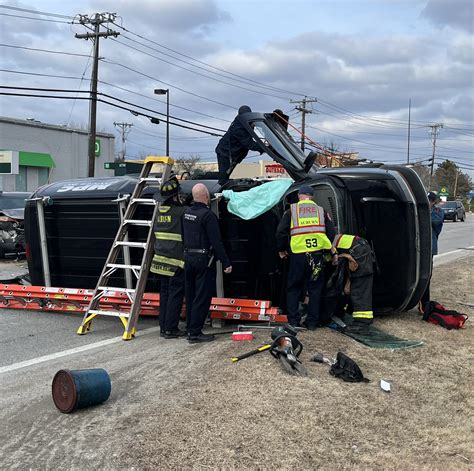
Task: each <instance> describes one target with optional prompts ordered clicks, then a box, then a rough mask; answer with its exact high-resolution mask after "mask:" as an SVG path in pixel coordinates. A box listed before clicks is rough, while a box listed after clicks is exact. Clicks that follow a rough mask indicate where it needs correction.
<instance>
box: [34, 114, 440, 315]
mask: <svg viewBox="0 0 474 471" xmlns="http://www.w3.org/2000/svg"><path fill="white" fill-rule="evenodd" d="M238 119H240V120H241V122H242V124H243V125H244V126H245V127H246V128H247V130H248V131H249V132H250V133H251V134H252V135H253V137H254V139H255V140H256V141H257V142H259V143H260V144H261V147H262V151H263V152H266V153H267V154H268V155H269V156H270V157H271V158H273V159H274V160H275V161H276V162H278V163H280V164H282V165H283V166H284V168H285V169H286V171H287V172H288V174H289V175H290V176H291V178H292V179H293V180H294V183H293V184H292V185H291V186H290V187H289V188H288V190H287V191H286V193H285V194H284V196H283V197H282V198H281V200H280V201H278V202H277V203H276V204H275V206H274V207H272V208H271V209H269V210H268V211H266V212H265V213H264V214H262V215H260V216H258V217H257V218H255V219H251V220H243V219H240V218H239V217H237V216H235V215H234V214H231V213H230V212H229V211H228V210H227V201H226V200H225V199H224V198H219V199H215V200H214V206H213V209H214V210H215V211H216V213H217V214H218V217H219V220H220V227H221V232H222V235H223V239H224V244H225V247H226V249H227V253H228V254H229V256H230V258H231V260H232V266H233V271H232V273H231V274H230V275H228V276H227V275H226V276H224V277H220V279H221V283H222V284H221V286H220V288H219V287H218V291H220V293H219V292H218V295H220V296H225V297H232V298H250V299H267V300H271V301H272V302H273V304H274V305H277V306H283V305H284V304H285V303H284V300H285V288H284V287H285V286H286V285H285V281H286V280H285V277H286V270H285V264H284V262H282V261H281V260H280V259H279V257H278V252H277V250H276V241H275V232H276V228H277V225H278V222H279V220H280V218H281V216H282V214H283V211H284V210H285V209H286V208H287V207H288V204H291V203H293V202H295V201H296V200H297V191H298V188H299V187H300V186H301V185H302V184H305V185H308V184H309V185H311V186H312V187H313V188H314V190H315V200H316V201H317V203H318V204H319V205H321V206H323V207H324V209H325V210H326V211H328V213H329V214H330V215H331V217H332V219H333V221H334V222H335V224H336V227H337V229H338V231H339V232H344V233H349V234H357V235H360V236H361V237H364V238H366V239H367V240H368V241H369V242H370V243H371V244H372V245H373V247H374V251H375V255H376V259H377V264H378V273H377V274H376V275H375V279H374V309H375V311H376V312H378V313H382V312H388V311H400V310H406V309H410V308H412V307H414V306H415V305H416V304H417V303H418V301H419V299H420V298H421V295H422V293H423V292H424V290H425V287H426V285H427V283H428V280H429V276H430V270H431V224H430V216H429V206H428V201H427V198H426V193H425V190H424V188H423V186H422V184H421V182H420V180H419V178H418V176H417V175H416V174H415V173H414V172H413V171H412V170H410V169H407V168H404V167H399V166H390V165H381V166H378V167H368V166H363V167H350V168H337V169H334V168H331V169H320V168H317V166H316V165H315V164H314V157H315V156H314V155H312V154H310V155H309V156H306V155H305V154H304V153H303V152H302V150H301V149H300V148H299V147H298V145H297V144H296V143H295V142H294V141H293V140H292V138H291V137H290V136H289V134H288V133H287V131H286V130H285V129H284V127H283V126H281V125H280V124H279V123H278V121H277V120H276V119H275V118H274V117H273V115H271V114H260V113H247V114H244V115H240V116H239V118H238ZM236 164H237V163H234V166H235V165H236ZM198 181H199V182H202V183H204V184H205V185H206V186H207V187H208V189H209V191H210V193H211V197H213V196H214V195H215V194H219V193H221V192H222V190H224V189H228V190H234V191H236V192H238V191H245V190H248V189H250V188H253V187H254V186H257V185H262V184H263V183H264V182H265V181H264V180H252V179H239V180H232V179H231V180H229V181H228V182H227V183H226V184H225V186H224V187H222V186H221V185H219V184H218V182H217V176H214V175H200V176H193V175H191V178H190V179H188V180H183V181H182V182H181V193H182V197H183V198H184V199H185V200H186V201H188V202H189V201H190V199H191V196H190V195H191V188H192V186H193V185H194V184H196V183H197V182H198ZM136 182H137V176H131V175H128V176H124V177H111V178H92V179H80V180H71V181H63V182H57V183H53V184H50V185H47V186H43V187H41V188H39V189H38V190H37V191H36V193H35V194H34V195H33V198H43V197H49V200H48V204H46V205H45V207H44V220H45V229H46V243H47V248H48V256H49V268H50V273H51V284H52V286H59V287H71V288H93V287H95V285H96V282H97V279H98V277H99V275H100V272H101V269H102V267H103V264H104V261H105V258H106V256H107V254H108V252H109V250H110V247H111V244H112V241H113V239H114V237H115V234H116V232H117V229H118V227H119V205H118V202H117V198H118V197H123V196H124V195H130V194H131V193H132V191H133V188H134V186H135V184H136ZM154 191H156V190H152V189H150V191H149V193H146V194H145V195H144V196H146V197H150V198H152V197H153V192H154ZM36 208H37V206H36V204H35V202H34V200H33V199H32V200H30V201H28V202H27V205H26V211H25V229H26V243H27V259H28V266H29V271H30V276H31V280H32V283H33V284H34V285H42V284H44V277H43V267H42V258H41V241H40V236H39V228H38V227H39V226H38V215H37V209H36ZM147 210H148V211H150V214H147V213H146V214H145V213H143V214H141V215H140V214H137V218H143V219H146V218H147V217H148V219H150V218H151V209H150V207H149V206H146V207H144V208H143V209H142V211H147ZM140 229H141V228H137V231H138V232H137V233H136V234H134V238H133V240H136V239H140V238H142V239H143V240H144V239H145V235H146V233H145V231H146V230H145V229H143V233H141V232H140ZM131 250H133V249H131ZM131 255H132V263H134V257H139V255H138V253H137V254H133V252H132V254H131ZM135 261H136V262H139V261H140V259H139V258H138V259H137V260H135ZM109 284H110V285H111V286H124V284H125V282H124V280H123V279H115V280H114V279H111V281H110V283H109ZM156 289H157V287H156V285H154V283H153V277H152V275H150V280H149V284H148V286H147V290H152V291H156Z"/></svg>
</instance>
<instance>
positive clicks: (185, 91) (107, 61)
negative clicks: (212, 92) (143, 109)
mask: <svg viewBox="0 0 474 471" xmlns="http://www.w3.org/2000/svg"><path fill="white" fill-rule="evenodd" d="M102 62H105V63H107V64H112V65H116V66H119V67H122V68H124V69H127V70H130V71H131V72H134V73H136V74H138V75H141V76H143V77H147V78H149V79H151V80H154V81H155V82H160V83H162V84H164V85H166V86H168V87H170V88H175V89H176V90H179V91H181V92H183V93H186V94H188V95H192V96H195V97H196V98H200V99H202V100H205V101H209V102H211V103H215V104H216V105H221V106H225V107H226V108H231V109H233V110H235V109H236V106H232V105H228V104H227V103H222V102H220V101H217V100H213V99H212V98H207V97H205V96H202V95H199V94H197V93H193V92H190V91H188V90H185V89H184V88H180V87H177V86H176V85H171V84H169V83H168V82H164V81H163V80H160V79H157V78H156V77H152V76H151V75H148V74H145V73H144V72H140V71H138V70H135V69H133V68H132V67H128V66H126V65H124V64H120V63H119V62H115V61H110V60H107V59H103V60H102Z"/></svg>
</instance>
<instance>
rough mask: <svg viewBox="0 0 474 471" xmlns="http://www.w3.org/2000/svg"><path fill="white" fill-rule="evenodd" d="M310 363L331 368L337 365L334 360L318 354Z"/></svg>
mask: <svg viewBox="0 0 474 471" xmlns="http://www.w3.org/2000/svg"><path fill="white" fill-rule="evenodd" d="M310 361H314V362H316V363H326V364H328V365H329V366H332V365H334V363H336V360H335V359H334V358H326V357H325V356H324V355H323V354H322V353H316V354H315V355H313V356H312V357H311V360H310Z"/></svg>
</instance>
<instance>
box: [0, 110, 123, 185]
mask: <svg viewBox="0 0 474 471" xmlns="http://www.w3.org/2000/svg"><path fill="white" fill-rule="evenodd" d="M114 141H115V137H114V135H113V134H108V133H103V132H98V133H97V139H96V160H95V172H94V175H95V176H96V177H103V176H110V175H111V173H110V170H106V169H105V168H104V164H105V162H112V161H113V160H114V145H115V142H114ZM87 173H88V133H87V131H86V130H84V129H74V128H68V127H66V126H58V125H53V124H45V123H41V122H39V121H35V120H29V119H27V120H22V119H13V118H5V117H0V190H4V191H34V190H35V189H36V188H38V187H39V186H41V185H44V184H46V183H51V182H55V181H60V180H69V179H73V178H81V177H87Z"/></svg>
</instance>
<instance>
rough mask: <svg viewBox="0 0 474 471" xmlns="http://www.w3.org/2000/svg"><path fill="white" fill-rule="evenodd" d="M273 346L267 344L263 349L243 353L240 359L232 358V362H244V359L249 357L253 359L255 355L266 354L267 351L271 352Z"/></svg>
mask: <svg viewBox="0 0 474 471" xmlns="http://www.w3.org/2000/svg"><path fill="white" fill-rule="evenodd" d="M271 346H272V345H271V344H269V343H268V344H265V345H262V346H261V347H258V348H256V349H255V350H251V351H250V352H247V353H243V354H242V355H239V356H238V357H232V358H231V360H232V362H233V363H236V362H238V361H240V360H243V359H244V358H248V357H251V356H253V355H256V354H257V353H261V352H265V351H266V350H269V349H270V347H271Z"/></svg>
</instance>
